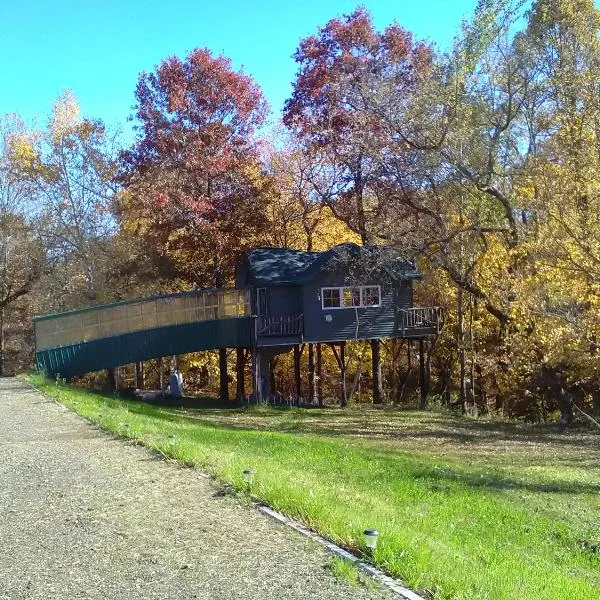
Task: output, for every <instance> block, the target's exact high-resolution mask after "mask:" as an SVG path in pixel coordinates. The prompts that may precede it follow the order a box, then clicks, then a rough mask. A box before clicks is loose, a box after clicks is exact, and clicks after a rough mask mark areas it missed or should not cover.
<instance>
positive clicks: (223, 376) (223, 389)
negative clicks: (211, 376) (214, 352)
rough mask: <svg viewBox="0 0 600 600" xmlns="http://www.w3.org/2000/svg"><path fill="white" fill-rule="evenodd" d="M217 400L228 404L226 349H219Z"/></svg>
mask: <svg viewBox="0 0 600 600" xmlns="http://www.w3.org/2000/svg"><path fill="white" fill-rule="evenodd" d="M219 398H220V400H221V402H229V373H228V372H227V349H226V348H219Z"/></svg>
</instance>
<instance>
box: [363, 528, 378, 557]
mask: <svg viewBox="0 0 600 600" xmlns="http://www.w3.org/2000/svg"><path fill="white" fill-rule="evenodd" d="M363 535H364V536H365V544H366V545H367V550H368V552H369V554H373V552H374V551H375V548H377V538H378V537H379V531H377V529H365V530H364V531H363Z"/></svg>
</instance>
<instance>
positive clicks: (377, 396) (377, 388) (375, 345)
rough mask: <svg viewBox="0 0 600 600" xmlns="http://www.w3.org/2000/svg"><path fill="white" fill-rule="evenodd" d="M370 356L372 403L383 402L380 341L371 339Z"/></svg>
mask: <svg viewBox="0 0 600 600" xmlns="http://www.w3.org/2000/svg"><path fill="white" fill-rule="evenodd" d="M371 358H372V366H373V404H381V403H382V402H383V386H382V384H381V343H380V341H379V340H371Z"/></svg>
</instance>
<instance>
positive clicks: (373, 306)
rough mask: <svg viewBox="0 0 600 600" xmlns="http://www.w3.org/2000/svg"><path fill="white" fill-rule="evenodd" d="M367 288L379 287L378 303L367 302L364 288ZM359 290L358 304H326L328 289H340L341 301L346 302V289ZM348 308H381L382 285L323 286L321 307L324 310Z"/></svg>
mask: <svg viewBox="0 0 600 600" xmlns="http://www.w3.org/2000/svg"><path fill="white" fill-rule="evenodd" d="M365 288H377V293H378V295H379V303H378V304H365V303H364V299H363V298H364V296H363V290H364V289H365ZM356 289H358V290H359V293H360V304H359V305H358V306H343V305H342V306H325V291H326V290H338V292H339V297H340V303H342V302H344V290H356ZM348 308H381V286H380V285H345V286H330V287H322V288H321V309H322V310H342V309H348Z"/></svg>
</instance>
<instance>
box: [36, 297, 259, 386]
mask: <svg viewBox="0 0 600 600" xmlns="http://www.w3.org/2000/svg"><path fill="white" fill-rule="evenodd" d="M33 321H34V328H35V339H36V360H37V363H38V366H40V367H41V368H43V369H45V371H46V372H47V373H48V374H50V375H52V376H54V375H56V374H57V373H60V376H61V377H72V376H74V375H81V374H83V373H88V372H90V371H99V370H102V369H107V368H111V367H117V366H119V365H124V364H128V363H133V362H137V361H140V360H148V359H150V358H159V357H161V356H169V355H173V354H185V353H188V352H197V351H200V350H215V349H218V348H236V347H237V348H240V347H242V348H246V347H250V346H251V345H252V339H253V323H252V317H251V311H250V292H249V290H247V289H208V290H198V291H193V292H185V293H182V294H170V295H165V296H155V297H152V298H143V299H137V300H128V301H125V302H118V303H115V304H107V305H102V306H94V307H91V308H85V309H82V310H73V311H69V312H65V313H58V314H53V315H46V316H42V317H36V318H34V320H33Z"/></svg>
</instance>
